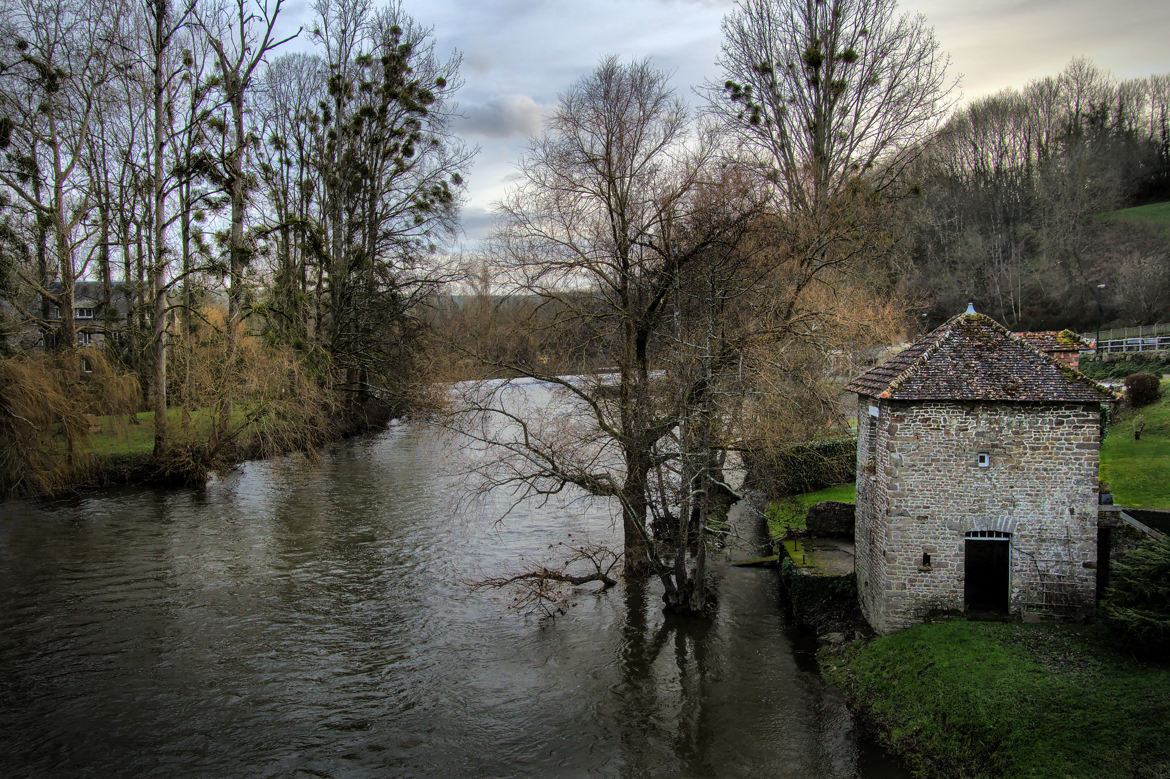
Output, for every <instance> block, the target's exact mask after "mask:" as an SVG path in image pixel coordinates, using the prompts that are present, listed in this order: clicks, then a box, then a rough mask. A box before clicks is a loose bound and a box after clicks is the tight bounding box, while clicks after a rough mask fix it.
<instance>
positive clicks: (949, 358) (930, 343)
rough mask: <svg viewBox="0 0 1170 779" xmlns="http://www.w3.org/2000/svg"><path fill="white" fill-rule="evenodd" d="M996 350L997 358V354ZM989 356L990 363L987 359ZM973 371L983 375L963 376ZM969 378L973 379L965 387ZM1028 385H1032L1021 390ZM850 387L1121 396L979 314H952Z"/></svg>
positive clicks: (925, 393) (1033, 396)
mask: <svg viewBox="0 0 1170 779" xmlns="http://www.w3.org/2000/svg"><path fill="white" fill-rule="evenodd" d="M1013 345H1014V347H1015V348H1014V349H1013ZM1003 350H1006V351H1003ZM997 353H998V354H999V355H1000V357H998V358H996V357H994V356H993V355H994V354H997ZM986 360H990V361H991V362H987V363H985V361H986ZM972 361H973V362H972ZM977 364H978V366H979V367H976V366H977ZM939 370H942V371H944V373H939ZM971 370H975V371H977V372H979V373H980V375H982V376H983V378H981V379H978V380H968V379H963V378H961V377H962V376H965V375H966V373H967V372H969V371H971ZM987 371H990V372H987ZM1020 371H1023V372H1020ZM1005 372H1006V375H1004V374H1005ZM968 381H973V383H971V386H970V387H969V388H965V389H964V388H963V387H964V386H965V382H968ZM987 382H991V384H987ZM996 382H1000V383H1002V386H998V385H996V384H995V383H996ZM981 384H986V386H981ZM1023 387H1027V389H1024V390H1023V393H1022V394H1017V393H1019V391H1020V390H1021V389H1022V388H1023ZM848 388H849V389H850V390H851V391H854V392H858V393H859V394H863V395H868V396H870V397H875V398H898V397H902V398H903V399H911V398H918V397H921V398H922V399H925V398H927V397H934V396H935V395H939V396H940V397H948V395H947V394H946V393H948V392H959V393H970V397H971V399H980V398H985V399H992V398H996V399H998V400H1003V401H1010V400H1016V401H1028V402H1030V401H1038V400H1049V401H1055V400H1058V399H1065V400H1069V401H1072V402H1082V403H1084V402H1094V400H1093V399H1094V398H1095V399H1096V401H1095V402H1106V401H1111V400H1116V398H1117V395H1116V393H1114V392H1113V391H1112V390H1110V389H1108V388H1107V387H1104V386H1103V385H1101V384H1099V383H1098V382H1096V381H1094V380H1093V379H1090V378H1089V377H1088V376H1085V375H1084V374H1082V373H1080V372H1079V371H1077V370H1076V369H1074V368H1072V367H1070V366H1069V365H1067V364H1065V363H1063V362H1061V361H1060V360H1058V359H1056V358H1055V357H1054V356H1053V355H1051V354H1049V353H1048V352H1047V351H1045V350H1044V349H1043V348H1042V346H1041V344H1039V343H1036V344H1035V345H1034V344H1033V343H1032V342H1031V341H1029V340H1028V339H1026V338H1025V337H1024V336H1023V335H1022V334H1020V335H1017V334H1016V333H1015V332H1013V331H1012V330H1009V329H1008V328H1007V327H1006V326H1004V325H1003V324H1001V323H999V322H997V321H996V320H995V319H993V318H992V317H990V316H988V315H986V314H979V313H976V312H963V313H961V314H958V315H956V316H953V317H951V318H950V319H948V320H946V321H945V322H944V323H943V324H941V325H939V326H938V327H937V328H935V329H934V330H932V331H931V332H930V333H928V334H926V335H924V336H922V337H920V338H919V339H918V340H916V341H915V342H914V343H913V344H911V345H910V346H909V347H908V348H906V349H904V350H903V351H902V352H900V353H899V354H897V355H895V356H893V357H891V358H890V359H889V360H886V361H885V362H884V363H881V364H879V365H877V366H875V367H874V368H871V369H870V370H868V371H866V372H865V373H863V374H862V375H861V376H859V377H857V378H855V379H854V380H853V381H851V382H850V383H849V387H848ZM949 397H967V394H963V395H953V396H949Z"/></svg>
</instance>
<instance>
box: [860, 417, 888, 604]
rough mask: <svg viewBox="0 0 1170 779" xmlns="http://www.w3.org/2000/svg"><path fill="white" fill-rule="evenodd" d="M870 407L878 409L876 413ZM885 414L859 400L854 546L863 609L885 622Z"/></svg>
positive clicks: (886, 483) (886, 501)
mask: <svg viewBox="0 0 1170 779" xmlns="http://www.w3.org/2000/svg"><path fill="white" fill-rule="evenodd" d="M871 410H877V411H878V415H877V416H875V415H873V414H872V413H871ZM884 422H885V418H884V416H882V415H881V409H880V408H879V406H878V405H877V401H870V399H869V398H865V397H862V398H860V399H859V400H858V404H857V509H856V513H855V517H856V522H855V525H854V537H853V546H854V552H855V555H856V557H855V564H854V572H855V573H856V578H857V598H858V601H859V602H860V604H861V610H862V613H864V614H865V616H866V619H868V620H869V622H870V624H871V625H874V624H878V623H881V622H884V613H885V610H886V607H887V605H888V601H889V599H890V598H889V597H888V596H887V594H888V593H890V588H889V585H888V582H887V580H886V575H885V573H886V569H885V566H884V565H882V564H881V561H882V555H883V549H884V546H885V545H884V543H882V542H879V539H884V537H885V534H886V508H887V504H888V494H887V485H888V482H887V481H886V480H885V479H884V478H879V477H878V474H879V473H882V474H884V473H885V471H886V470H887V467H886V465H884V464H883V465H881V466H880V467H879V462H878V461H879V459H881V460H882V461H883V463H886V462H888V460H887V459H886V455H887V452H886V446H885V441H886V436H885V434H884V430H883V427H884Z"/></svg>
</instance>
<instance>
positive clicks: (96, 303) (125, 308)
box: [19, 281, 130, 348]
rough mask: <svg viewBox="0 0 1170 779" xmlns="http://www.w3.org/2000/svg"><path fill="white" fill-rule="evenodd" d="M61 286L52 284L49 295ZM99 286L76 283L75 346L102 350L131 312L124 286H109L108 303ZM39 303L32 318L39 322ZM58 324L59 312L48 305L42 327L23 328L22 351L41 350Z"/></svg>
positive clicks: (74, 304)
mask: <svg viewBox="0 0 1170 779" xmlns="http://www.w3.org/2000/svg"><path fill="white" fill-rule="evenodd" d="M60 288H61V286H60V284H52V285H50V287H49V291H50V292H52V293H56V292H58V291H60ZM105 297H106V296H105V294H104V291H103V287H102V284H101V282H98V281H79V282H76V283H75V284H74V288H73V326H74V329H75V330H76V332H77V345H78V346H79V347H85V346H95V347H97V346H101V345H102V344H104V343H105V342H106V341H107V340H108V339H111V338H117V337H118V336H119V335H120V333H121V332H122V329H123V327H124V326H125V322H126V316H127V313H128V312H129V310H130V303H129V297H128V295H127V290H126V286H125V284H123V283H122V282H114V283H113V284H112V285H111V286H110V295H109V300H108V301H107V300H105ZM41 310H42V301H41V298H40V296H37V297H36V298H35V301H34V304H33V308H32V311H31V313H32V316H33V317H34V318H35V319H41V318H42V317H41ZM60 321H61V309H60V308H59V307H58V306H56V305H55V304H52V303H50V304H49V307H48V319H47V321H46V322H45V324H44V326H38V325H37V324H36V323H35V322H31V321H30V323H29V324H28V325H27V326H26V327H25V328H24V330H23V333H22V335H21V338H20V344H19V345H20V346H21V347H24V348H35V347H43V346H45V345H47V344H46V341H47V340H51V339H52V338H53V337H55V334H56V327H57V325H58V324H59V323H60Z"/></svg>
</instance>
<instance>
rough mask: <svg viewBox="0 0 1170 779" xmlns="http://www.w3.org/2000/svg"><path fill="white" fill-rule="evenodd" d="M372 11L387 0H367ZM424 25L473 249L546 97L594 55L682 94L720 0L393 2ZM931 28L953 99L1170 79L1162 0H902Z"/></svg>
mask: <svg viewBox="0 0 1170 779" xmlns="http://www.w3.org/2000/svg"><path fill="white" fill-rule="evenodd" d="M374 2H375V4H380V2H384V0H374ZM403 5H404V7H405V9H406V10H407V12H408V13H410V14H411V15H412V16H414V17H415V19H417V20H418V21H419V22H420V23H422V24H425V25H429V26H431V27H432V28H433V30H434V36H435V40H436V42H437V46H438V49H439V51H440V52H450V51H452V50H455V49H457V50H459V51H461V52H462V53H463V78H464V81H465V85H464V87H463V89H462V90H461V92H460V93H459V97H458V102H459V108H460V113H461V114H462V119H461V120H460V121H459V123H458V125H457V130H458V131H459V132H460V133H461V134H462V135H463V137H464V138H465V139H466V140H467V141H468V143H470V144H476V145H478V146H479V147H480V149H481V151H480V154H479V156H478V158H477V159H476V161H475V163H474V167H473V168H472V170H471V172H470V175H469V176H468V184H469V187H468V193H467V202H466V204H465V206H464V209H463V226H464V231H465V236H464V237H463V243H464V245H465V246H467V248H469V249H470V248H471V247H473V246H474V244H476V243H477V242H478V241H479V240H480V239H481V238H483V237H484V236H485V235H486V234H487V232H488V231H489V229H490V226H491V223H492V216H491V214H492V207H493V205H494V203H495V202H496V201H498V200H499V198H500V196H501V195H502V194H503V193H504V191H505V190H506V187H507V183H508V180H509V177H510V176H512V175H513V174H514V173H515V170H516V161H517V160H518V158H519V155H520V154H521V152H522V151H523V149H524V146H525V142H526V140H527V139H528V138H529V137H530V136H531V135H533V134H535V133H537V132H539V130H540V127H541V121H542V118H543V116H544V115H545V114H546V113H547V112H548V111H550V109H551V108H552V107H554V106H555V105H556V102H557V97H558V95H559V94H560V93H562V92H564V91H565V90H566V89H567V88H568V87H569V86H571V85H572V84H573V82H575V81H576V80H578V79H579V78H581V77H582V76H583V75H585V74H587V73H588V72H589V71H590V70H591V69H592V68H593V67H594V66H596V65H597V63H598V62H599V61H600V60H601V58H602V57H604V56H606V55H608V54H616V55H618V56H620V57H622V58H623V59H634V58H642V57H649V58H650V59H651V61H652V62H653V63H654V64H656V65H657V66H658V67H660V68H663V69H664V70H666V71H668V72H670V73H673V84H674V86H675V88H676V90H678V92H679V93H680V94H682V95H684V96H685V97H687V98H688V99H689V100H690V101H691V102H698V100H697V98H695V97H694V95H693V92H692V87H694V86H697V85H700V84H702V83H703V82H705V81H708V80H709V81H715V82H718V81H720V80H721V77H720V73H719V71H718V68H717V67H716V65H715V60H716V58H717V57H718V55H719V46H720V24H721V21H722V19H723V16H724V14H725V13H726V12H727V11H728V10H729V9H730V8H731V7H732V3H731V2H730V0H403ZM899 5H900V8H901V9H902V10H904V11H907V12H910V13H920V14H922V15H923V16H925V17H926V20H927V23H928V24H930V25H931V26H933V27H934V29H935V34H936V36H937V38H938V40H939V43H940V45H941V47H942V49H943V50H944V51H946V52H948V53H949V54H950V56H951V72H952V73H953V74H954V75H958V76H961V79H962V80H961V88H962V95H963V99H964V100H970V99H971V98H975V97H979V96H981V95H985V94H989V93H993V92H997V91H999V90H1000V89H1003V88H1005V87H1009V86H1011V87H1020V86H1023V85H1024V84H1025V83H1027V82H1028V81H1030V80H1031V79H1033V78H1037V77H1040V76H1045V75H1055V74H1056V73H1058V72H1060V71H1061V70H1062V69H1063V68H1064V66H1065V65H1066V64H1067V63H1068V61H1069V60H1070V59H1072V58H1073V57H1076V56H1081V55H1083V56H1086V57H1089V58H1090V59H1091V60H1093V61H1094V62H1095V63H1096V64H1097V66H1098V67H1100V68H1102V69H1104V70H1108V71H1111V72H1112V73H1114V74H1115V75H1116V76H1118V77H1122V78H1128V77H1131V76H1143V75H1148V74H1150V73H1165V72H1170V2H1168V1H1167V0H1113V1H1112V2H1104V1H1103V0H967V1H964V0H901V2H900V3H899ZM284 14H286V19H287V20H288V21H289V22H291V23H294V24H296V23H299V24H302V25H304V27H305V28H306V29H307V28H309V27H311V25H312V22H313V14H312V11H311V0H289V2H288V3H287V5H286V6H285V9H284Z"/></svg>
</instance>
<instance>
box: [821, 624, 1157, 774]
mask: <svg viewBox="0 0 1170 779" xmlns="http://www.w3.org/2000/svg"><path fill="white" fill-rule="evenodd" d="M819 658H820V660H821V665H822V672H823V673H824V676H825V678H826V679H828V680H829V681H830V682H831V683H833V684H835V685H836V686H837V687H839V688H840V689H841V690H842V691H844V693H845V695H846V698H847V699H848V701H849V705H850V708H851V709H852V710H853V711H855V712H857V713H859V714H860V715H861V716H863V717H864V718H865V719H866V720H867V721H868V723H869V724H870V726H871V727H872V728H873V730H874V731H875V733H876V734H877V736H878V737H879V739H880V740H881V741H883V742H884V744H885V746H886V747H887V748H889V749H890V750H891V751H892V752H894V753H895V754H897V755H899V756H900V757H901V758H902V759H904V760H905V761H906V764H907V765H908V766H909V767H910V768H911V770H913V771H914V772H915V773H918V774H921V775H929V776H1052V777H1061V776H1099V777H1104V776H1126V777H1133V776H1167V775H1170V737H1168V736H1170V732H1168V726H1167V724H1166V723H1167V722H1170V666H1167V665H1164V664H1162V665H1160V664H1154V663H1150V662H1145V661H1140V660H1136V659H1134V658H1132V657H1129V656H1127V655H1126V654H1124V653H1123V652H1121V651H1119V650H1118V648H1117V647H1116V646H1114V645H1113V644H1112V643H1110V641H1109V636H1108V634H1107V633H1106V632H1105V629H1104V628H1103V627H1101V626H1099V625H1092V626H1084V625H1068V624H1055V623H1052V624H1049V623H1045V624H1021V623H1000V622H968V621H965V620H947V621H940V622H933V623H927V624H924V625H919V626H917V627H914V628H910V629H909V630H904V631H901V632H899V633H895V634H893V635H890V636H883V637H879V638H875V639H873V640H870V641H857V642H854V643H852V644H849V645H846V646H844V647H826V648H823V649H822V650H821V652H820V654H819Z"/></svg>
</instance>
